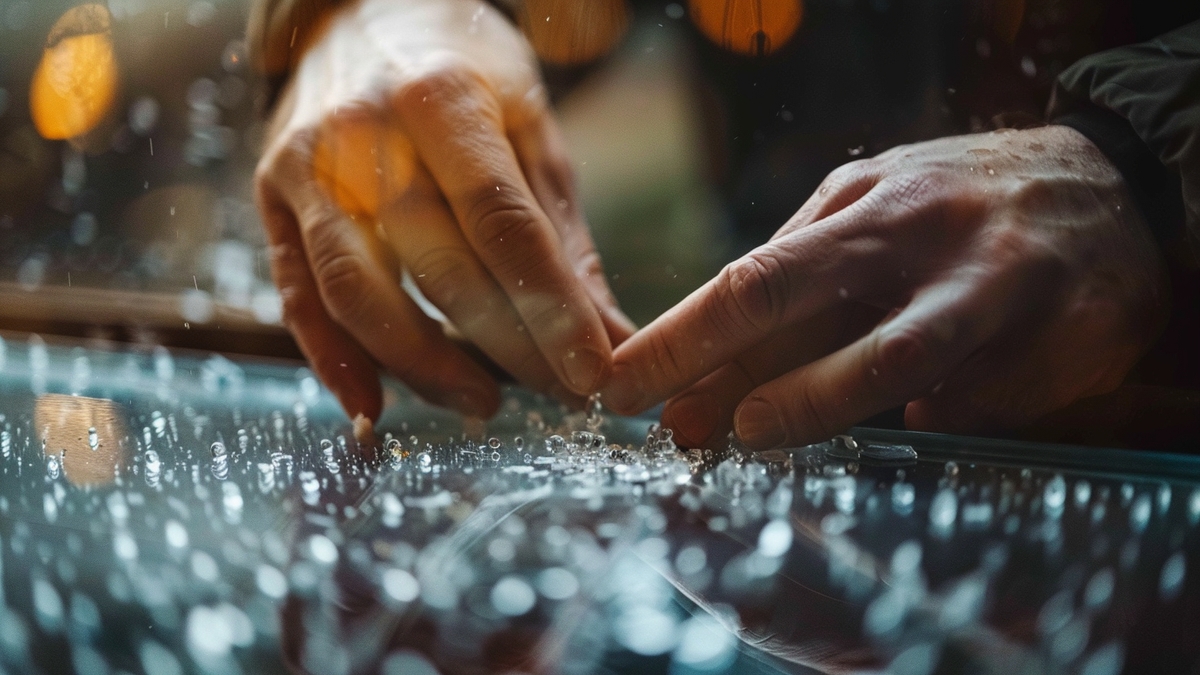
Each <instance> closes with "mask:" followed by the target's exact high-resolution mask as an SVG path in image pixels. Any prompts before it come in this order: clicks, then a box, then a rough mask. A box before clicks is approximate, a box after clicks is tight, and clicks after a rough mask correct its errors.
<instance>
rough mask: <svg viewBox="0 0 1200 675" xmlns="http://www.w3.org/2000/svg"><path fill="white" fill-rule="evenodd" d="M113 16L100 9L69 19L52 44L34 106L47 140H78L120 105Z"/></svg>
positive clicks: (84, 9)
mask: <svg viewBox="0 0 1200 675" xmlns="http://www.w3.org/2000/svg"><path fill="white" fill-rule="evenodd" d="M118 79H119V78H118V74H117V60H116V55H115V53H114V51H113V41H112V17H111V16H110V15H109V13H108V8H107V7H105V6H104V5H100V4H88V5H80V6H78V7H74V8H72V9H71V10H69V11H67V12H66V13H65V14H63V15H62V16H61V17H60V18H59V19H58V21H57V22H56V23H55V24H54V27H53V28H52V29H51V30H50V35H49V37H48V38H47V39H46V49H45V51H44V52H43V53H42V60H41V62H40V63H39V64H38V67H37V70H36V71H35V72H34V75H33V82H32V84H31V85H30V91H29V107H30V113H31V114H32V116H33V122H34V125H35V126H37V130H38V133H40V134H41V135H42V137H43V138H48V139H53V140H61V139H70V138H78V137H80V136H83V135H84V134H86V133H88V132H89V131H91V130H92V129H95V128H96V127H97V126H98V125H99V124H100V122H101V121H102V120H103V119H104V117H105V116H106V115H107V114H108V113H109V111H110V110H111V109H112V107H113V104H114V103H115V102H116V100H117V82H118Z"/></svg>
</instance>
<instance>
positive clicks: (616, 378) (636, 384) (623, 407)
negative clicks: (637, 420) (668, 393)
mask: <svg viewBox="0 0 1200 675" xmlns="http://www.w3.org/2000/svg"><path fill="white" fill-rule="evenodd" d="M600 392H601V394H602V395H603V397H604V405H605V407H607V408H609V409H610V410H613V411H616V412H618V413H620V414H622V415H636V414H637V413H640V412H641V411H642V410H644V409H645V408H646V407H647V406H646V405H644V404H643V402H642V398H643V393H642V384H641V381H640V380H639V379H638V376H637V373H636V369H635V368H634V367H633V366H632V365H630V364H628V363H622V362H621V361H616V362H615V363H613V367H612V377H611V378H609V381H608V384H607V385H606V386H605V387H604V388H602V389H601V390H600Z"/></svg>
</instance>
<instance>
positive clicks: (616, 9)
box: [521, 0, 629, 65]
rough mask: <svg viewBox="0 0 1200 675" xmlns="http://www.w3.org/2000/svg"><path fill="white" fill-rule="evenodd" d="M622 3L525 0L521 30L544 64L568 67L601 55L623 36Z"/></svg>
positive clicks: (625, 25)
mask: <svg viewBox="0 0 1200 675" xmlns="http://www.w3.org/2000/svg"><path fill="white" fill-rule="evenodd" d="M628 26H629V7H628V6H627V5H626V4H625V0H593V1H592V2H578V0H526V2H525V3H524V4H523V6H522V14H521V29H522V30H523V31H524V32H525V35H526V36H527V37H528V38H529V42H530V43H531V44H532V45H533V48H534V51H536V52H537V55H538V56H539V57H540V58H541V59H542V60H544V61H546V62H548V63H553V64H557V65H570V64H576V63H583V62H586V61H590V60H592V59H595V58H597V57H599V56H603V55H604V54H605V53H607V52H608V51H609V50H610V49H612V48H613V45H615V44H616V43H617V41H618V40H620V39H621V36H623V35H624V34H625V29H626V28H628Z"/></svg>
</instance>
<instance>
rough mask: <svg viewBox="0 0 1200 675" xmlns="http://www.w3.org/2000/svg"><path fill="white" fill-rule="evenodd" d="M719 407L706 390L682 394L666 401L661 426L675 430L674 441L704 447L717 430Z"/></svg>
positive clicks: (682, 444)
mask: <svg viewBox="0 0 1200 675" xmlns="http://www.w3.org/2000/svg"><path fill="white" fill-rule="evenodd" d="M720 417H721V407H720V405H719V404H718V403H717V399H716V398H715V397H714V396H713V395H712V394H709V393H707V392H696V393H691V394H684V395H683V396H679V397H676V398H674V399H671V400H670V401H668V402H667V405H666V407H665V408H664V409H663V414H662V423H663V426H664V427H666V428H668V429H671V430H672V431H673V432H675V441H676V443H678V444H679V445H681V446H683V447H687V448H696V447H704V446H706V445H707V444H708V441H709V439H711V438H712V437H713V434H714V433H715V432H716V430H717V425H718V424H719V422H720Z"/></svg>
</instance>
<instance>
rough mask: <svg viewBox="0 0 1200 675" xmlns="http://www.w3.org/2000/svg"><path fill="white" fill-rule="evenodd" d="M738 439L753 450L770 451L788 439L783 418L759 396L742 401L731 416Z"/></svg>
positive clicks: (769, 403)
mask: <svg viewBox="0 0 1200 675" xmlns="http://www.w3.org/2000/svg"><path fill="white" fill-rule="evenodd" d="M733 424H734V429H735V430H736V432H737V436H738V439H739V440H741V441H742V443H745V444H746V445H747V446H749V447H750V448H751V449H754V450H770V449H771V448H774V447H777V446H779V445H782V444H783V443H784V442H785V441H786V440H787V437H788V434H787V430H786V427H785V426H784V423H783V416H782V415H781V414H780V411H779V409H778V408H776V407H775V405H774V404H773V403H771V402H770V401H768V400H767V399H765V398H763V397H761V396H751V397H749V398H747V399H746V400H745V401H742V403H741V405H739V406H738V408H737V411H736V412H735V413H734V416H733Z"/></svg>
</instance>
